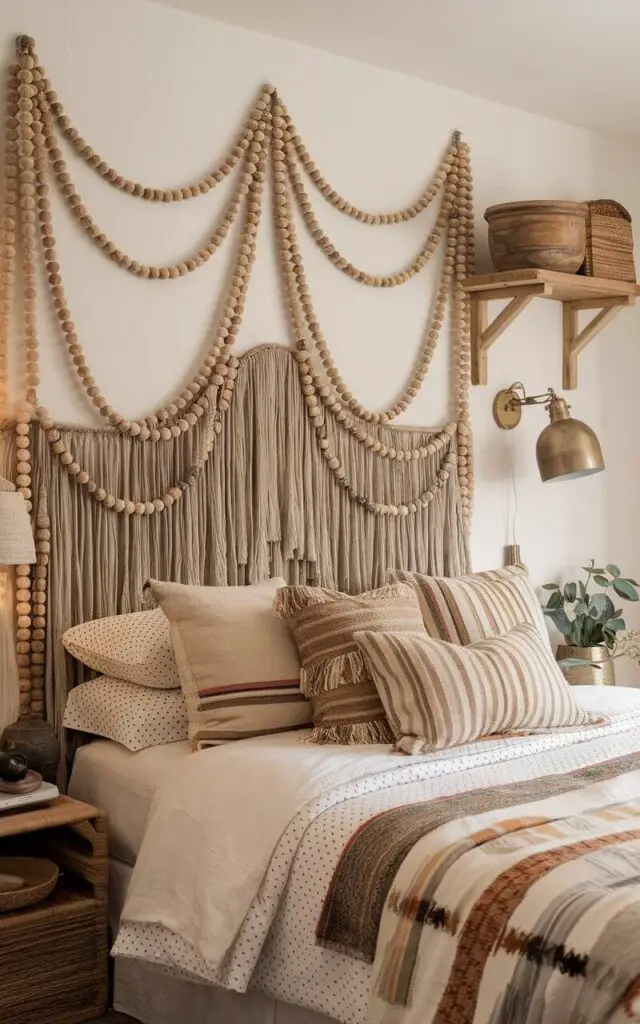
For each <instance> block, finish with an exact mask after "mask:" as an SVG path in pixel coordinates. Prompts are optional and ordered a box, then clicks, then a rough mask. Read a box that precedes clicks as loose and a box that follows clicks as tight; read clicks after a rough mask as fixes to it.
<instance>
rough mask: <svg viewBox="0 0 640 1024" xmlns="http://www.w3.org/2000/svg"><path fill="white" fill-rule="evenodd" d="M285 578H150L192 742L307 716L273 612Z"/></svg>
mask: <svg viewBox="0 0 640 1024" xmlns="http://www.w3.org/2000/svg"><path fill="white" fill-rule="evenodd" d="M284 582H285V581H284V580H282V579H273V580H267V581H266V582H265V583H257V584H255V585H254V586H250V587H189V586H184V585H183V584H181V583H160V582H158V581H157V580H150V581H149V586H150V587H151V590H152V592H153V595H154V597H155V598H156V600H157V602H158V604H159V605H160V607H161V608H162V611H163V612H164V614H165V615H166V616H167V618H168V620H169V624H170V627H171V640H172V642H173V649H174V652H175V657H176V662H177V665H178V672H179V674H180V681H181V683H182V689H183V692H184V695H185V697H186V698H187V711H188V714H189V736H190V739H191V743H192V746H194V747H195V748H197V749H201V748H203V747H211V746H216V745H217V744H220V743H228V742H230V741H231V740H241V739H246V738H247V737H250V736H260V735H262V734H265V733H274V732H284V731H286V730H288V729H298V728H300V727H301V726H304V725H309V724H310V721H311V708H310V706H309V704H308V702H307V701H306V700H305V698H304V696H303V694H302V692H301V690H300V660H299V658H298V652H297V651H296V647H295V644H294V643H293V641H292V639H291V636H290V634H289V631H288V629H287V628H286V626H285V624H284V623H283V622H280V620H279V619H278V618H277V617H276V616H275V615H274V612H273V599H274V596H275V594H276V591H277V590H278V589H279V588H280V587H282V586H283V584H284Z"/></svg>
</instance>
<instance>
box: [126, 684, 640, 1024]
mask: <svg viewBox="0 0 640 1024" xmlns="http://www.w3.org/2000/svg"><path fill="white" fill-rule="evenodd" d="M636 699H637V698H636ZM637 750H640V705H638V704H636V708H635V710H634V711H631V710H628V709H627V710H626V711H625V709H624V708H622V709H620V710H619V711H616V710H615V708H614V709H613V713H612V714H611V721H610V722H609V724H607V725H604V726H599V727H597V728H595V729H592V730H591V731H590V734H589V736H588V737H587V735H586V732H583V734H582V735H581V736H579V737H578V736H576V734H575V733H574V734H572V733H566V732H565V733H555V734H552V735H537V736H530V737H526V738H524V739H521V740H517V741H514V740H496V741H488V742H487V741H485V742H484V743H483V742H479V743H474V744H469V745H468V746H467V747H465V748H464V751H462V750H459V751H458V752H457V753H455V754H453V755H452V753H451V752H449V753H448V755H446V756H433V755H427V756H426V757H418V758H411V759H407V761H406V765H405V766H403V767H396V768H394V769H393V770H390V771H389V772H385V773H382V774H380V773H378V774H376V775H373V776H371V775H366V774H364V775H363V776H362V777H361V778H358V779H356V780H354V781H351V782H349V783H346V784H344V785H341V786H337V787H336V786H334V787H333V788H331V787H330V786H329V787H328V789H327V790H326V791H325V792H324V793H323V795H322V797H319V798H316V799H314V800H313V801H311V802H310V803H309V804H308V805H307V806H305V807H304V809H303V810H301V811H300V813H298V814H297V815H296V817H295V818H294V819H293V820H292V821H291V823H290V825H289V826H288V828H287V829H286V830H285V831H284V833H283V834H282V836H281V838H280V841H279V842H278V844H277V846H276V848H275V850H274V853H273V855H272V857H271V860H270V862H269V867H268V870H267V872H266V874H265V876H264V878H263V880H262V883H261V885H260V886H259V889H258V891H257V892H256V895H255V898H254V901H253V904H252V906H251V908H250V911H249V913H248V914H247V916H246V918H245V919H244V921H243V924H242V926H241V928H240V931H239V933H238V934H237V937H236V939H235V942H234V943H233V944H232V946H231V948H230V949H229V950H228V953H227V956H226V957H225V959H224V961H223V963H222V965H220V966H218V967H213V966H212V965H211V964H208V963H207V962H206V959H205V958H204V957H203V955H202V953H201V951H199V950H198V949H196V948H195V947H194V946H192V945H190V944H189V943H187V942H185V941H184V940H183V939H182V938H181V937H180V935H179V934H177V933H176V932H172V931H169V930H168V929H166V928H164V927H163V926H161V925H158V924H154V925H146V924H141V923H137V922H129V921H127V908H126V907H125V911H124V914H123V921H124V922H125V923H124V924H123V926H122V928H121V930H120V934H119V936H118V940H117V944H116V948H115V953H116V955H117V956H122V957H131V958H133V959H138V960H142V961H145V962H148V963H151V964H155V965H158V966H162V967H163V968H164V969H165V970H168V971H170V972H171V973H174V974H176V975H178V976H181V977H184V978H188V979H193V980H195V979H197V980H200V981H203V980H204V981H208V982H210V983H215V984H218V985H222V986H224V987H226V988H229V989H233V990H235V991H240V992H242V991H246V990H247V988H249V987H251V988H256V989H259V990H260V991H262V992H264V993H266V994H268V995H271V996H274V997H275V998H277V999H280V1000H283V1001H285V1002H289V1003H294V1004H297V1005H301V1006H305V1007H308V1008H309V1009H313V1010H317V1011H319V1012H321V1013H325V1014H328V1015H329V1016H331V1017H333V1018H335V1019H336V1020H338V1021H341V1022H343V1024H364V1022H365V1021H366V1020H367V1004H368V997H369V989H370V983H371V966H370V965H368V964H366V963H363V962H361V961H358V960H355V959H352V958H350V957H347V956H345V955H344V954H341V953H338V952H332V951H330V950H327V949H325V948H322V947H319V946H317V945H316V943H315V928H316V924H317V921H318V918H319V916H320V912H321V908H322V904H323V901H324V898H325V895H326V892H327V889H328V887H329V883H330V881H331V878H332V875H333V872H334V870H335V867H336V865H337V863H338V860H339V858H340V855H341V853H342V850H343V848H344V846H345V843H346V842H347V841H348V839H349V838H350V836H351V835H352V834H353V832H354V831H355V830H356V829H357V828H358V827H359V826H360V825H361V824H362V823H363V822H365V821H366V820H368V819H369V818H371V817H372V816H373V815H374V814H376V813H379V812H381V811H384V810H386V809H388V808H391V807H397V806H400V805H402V804H406V803H412V802H414V801H417V800H425V799H431V798H436V797H442V796H447V795H450V794H453V793H457V792H460V791H463V790H467V789H474V788H480V787H486V786H492V785H500V784H504V783H507V782H515V781H518V780H524V779H529V778H536V777H538V776H541V775H546V774H553V773H561V772H566V771H570V770H574V769H576V768H579V767H581V766H583V765H587V764H591V763H595V762H597V761H600V760H604V759H608V758H612V757H616V756H619V755H623V754H625V753H629V752H632V751H637ZM328 756H330V753H329V752H328ZM260 786H264V787H265V792H264V799H268V787H269V782H268V779H261V780H260ZM220 824H221V826H222V827H223V825H224V823H220ZM212 902H213V904H214V905H215V896H214V894H212Z"/></svg>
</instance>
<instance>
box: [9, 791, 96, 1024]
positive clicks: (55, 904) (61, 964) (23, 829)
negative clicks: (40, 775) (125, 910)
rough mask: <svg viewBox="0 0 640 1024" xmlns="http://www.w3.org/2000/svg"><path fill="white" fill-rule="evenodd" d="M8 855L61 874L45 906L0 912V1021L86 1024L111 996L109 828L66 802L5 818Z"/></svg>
mask: <svg viewBox="0 0 640 1024" xmlns="http://www.w3.org/2000/svg"><path fill="white" fill-rule="evenodd" d="M0 856H36V857H40V856H41V857H46V858H48V859H49V860H52V861H54V863H56V864H57V865H58V866H59V868H60V878H59V880H58V884H57V885H56V888H55V889H54V891H53V892H52V893H51V895H50V896H48V897H47V899H46V900H44V901H43V902H42V903H38V904H36V905H35V906H33V907H26V908H25V909H24V910H18V911H9V912H7V913H0V1021H2V1022H3V1024H5V1022H6V1024H81V1022H83V1021H89V1020H92V1019H94V1018H95V1017H99V1016H100V1015H101V1014H103V1013H104V1012H105V1010H106V1007H107V996H108V937H107V885H108V849H107V822H106V818H105V817H104V815H102V814H101V813H100V811H98V810H97V809H96V808H95V807H91V806H90V805H89V804H84V803H80V802H79V801H78V800H71V799H70V798H69V797H66V796H60V797H58V798H57V799H56V800H54V801H53V803H51V804H49V805H48V806H47V807H38V808H34V809H33V810H23V811H16V812H5V813H4V814H0Z"/></svg>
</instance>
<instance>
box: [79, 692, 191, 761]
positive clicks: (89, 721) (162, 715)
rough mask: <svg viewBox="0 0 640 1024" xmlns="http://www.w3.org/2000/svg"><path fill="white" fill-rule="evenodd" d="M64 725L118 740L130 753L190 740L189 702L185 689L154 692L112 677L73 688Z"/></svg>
mask: <svg viewBox="0 0 640 1024" xmlns="http://www.w3.org/2000/svg"><path fill="white" fill-rule="evenodd" d="M62 724H63V725H64V726H65V727H66V728H67V729H77V730H78V731H79V732H88V733H92V734H93V735H95V736H104V737H105V738H106V739H108V740H115V742H116V743H121V744H122V746H123V747H127V748H128V749H129V750H144V749H145V747H157V746H159V744H161V743H175V742H177V741H178V740H186V739H188V738H189V721H188V719H187V703H186V701H185V699H184V696H183V694H182V691H181V690H165V691H161V690H152V689H151V688H149V687H144V686H138V685H137V684H136V683H127V682H125V681H124V680H123V679H109V677H108V676H98V678H97V679H92V680H91V681H90V682H88V683H81V684H80V685H79V686H75V687H74V688H73V690H72V691H71V693H70V694H69V697H68V698H67V706H66V708H65V711H64V718H63V722H62Z"/></svg>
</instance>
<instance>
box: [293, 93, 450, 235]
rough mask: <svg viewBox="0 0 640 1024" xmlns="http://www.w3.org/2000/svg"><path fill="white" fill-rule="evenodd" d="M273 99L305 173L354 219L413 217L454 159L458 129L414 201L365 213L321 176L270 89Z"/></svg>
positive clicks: (389, 221) (367, 221)
mask: <svg viewBox="0 0 640 1024" xmlns="http://www.w3.org/2000/svg"><path fill="white" fill-rule="evenodd" d="M274 99H275V102H277V103H278V104H279V105H280V107H281V111H282V113H281V115H280V116H281V117H282V120H283V122H284V126H286V128H287V130H288V133H289V136H290V138H291V145H292V146H293V149H294V151H295V153H296V156H297V157H298V159H299V161H300V163H301V165H302V166H303V167H304V169H305V171H306V172H307V174H308V175H309V177H310V179H311V181H312V182H313V183H314V185H315V186H316V187H317V188H318V190H319V191H320V192H321V193H322V195H323V196H324V197H325V199H327V200H328V201H329V202H330V203H331V205H332V206H335V207H336V208H337V209H338V210H340V212H341V213H344V214H346V215H347V216H348V217H352V218H353V219H354V220H358V221H360V222H361V223H362V224H400V223H402V222H406V221H410V220H413V218H414V217H417V216H418V214H420V213H422V212H423V210H425V209H426V208H427V206H428V205H429V203H430V202H431V200H432V199H434V198H435V197H436V196H437V194H438V192H439V191H440V189H441V187H442V185H443V183H444V180H445V178H446V176H447V174H448V173H449V171H450V169H451V166H452V164H453V162H454V157H455V152H456V148H457V145H458V142H459V139H460V132H454V133H453V138H452V142H451V145H450V147H449V149H448V151H447V153H446V154H445V156H444V158H443V160H442V163H441V164H440V166H439V168H438V170H437V171H436V173H435V175H434V177H433V180H432V181H431V183H430V184H429V186H428V187H427V188H426V189H425V190H424V192H422V193H421V194H420V196H418V198H417V199H416V201H415V203H412V204H411V205H410V206H406V207H404V209H402V210H396V211H394V212H393V213H367V211H366V210H361V209H360V208H359V207H358V206H356V205H355V204H353V203H350V202H348V200H346V199H344V198H343V197H342V196H341V195H340V194H339V193H338V192H336V190H335V189H334V188H332V186H331V185H330V184H329V182H328V181H326V179H325V178H323V176H322V174H321V173H320V171H319V170H318V168H317V167H316V165H315V163H314V162H313V160H312V159H311V157H310V156H309V154H308V152H307V150H306V148H305V146H304V143H303V141H302V139H301V138H300V135H299V133H298V131H297V129H296V127H295V125H294V124H293V122H292V120H291V117H290V115H289V113H288V111H287V109H286V107H285V105H284V104H283V102H282V100H281V99H280V98H279V96H278V94H277V92H275V93H274Z"/></svg>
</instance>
